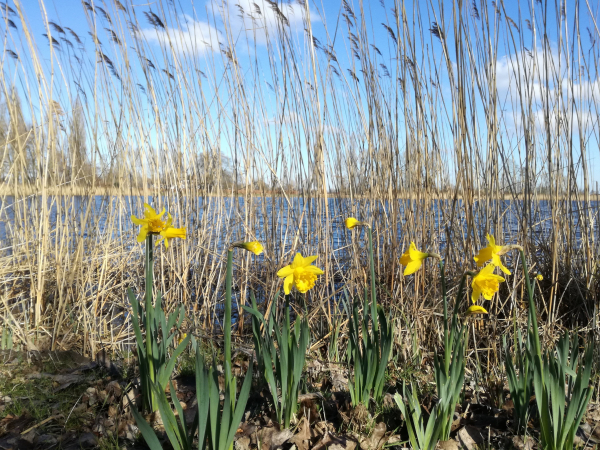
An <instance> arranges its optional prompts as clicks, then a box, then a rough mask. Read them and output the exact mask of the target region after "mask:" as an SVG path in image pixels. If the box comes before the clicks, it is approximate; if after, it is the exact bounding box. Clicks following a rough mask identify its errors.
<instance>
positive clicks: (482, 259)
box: [474, 234, 510, 275]
mask: <svg viewBox="0 0 600 450" xmlns="http://www.w3.org/2000/svg"><path fill="white" fill-rule="evenodd" d="M486 239H487V241H488V246H487V247H485V248H482V249H481V250H479V253H477V255H475V258H474V259H475V262H476V263H477V267H481V266H483V265H484V264H485V263H486V262H487V261H489V260H490V259H491V260H492V264H493V265H495V266H496V267H500V270H502V272H504V273H505V274H506V275H510V270H508V269H507V268H506V267H505V266H504V264H502V260H501V259H500V255H503V254H504V253H505V252H506V249H507V248H508V247H504V246H502V245H496V239H494V236H492V235H491V234H488V235H487V236H486Z"/></svg>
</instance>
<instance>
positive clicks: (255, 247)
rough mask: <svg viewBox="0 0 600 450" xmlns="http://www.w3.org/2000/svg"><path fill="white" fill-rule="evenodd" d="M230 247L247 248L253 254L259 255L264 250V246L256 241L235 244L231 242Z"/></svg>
mask: <svg viewBox="0 0 600 450" xmlns="http://www.w3.org/2000/svg"><path fill="white" fill-rule="evenodd" d="M232 247H238V248H243V249H244V250H248V251H249V252H252V253H254V254H255V255H260V254H261V253H262V252H263V251H264V247H263V246H262V244H261V243H260V242H258V241H252V242H238V243H236V244H233V245H232Z"/></svg>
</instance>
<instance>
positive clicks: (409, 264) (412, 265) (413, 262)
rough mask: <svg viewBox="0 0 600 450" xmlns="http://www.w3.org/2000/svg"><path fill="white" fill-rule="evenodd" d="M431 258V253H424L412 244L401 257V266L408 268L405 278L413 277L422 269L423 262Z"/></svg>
mask: <svg viewBox="0 0 600 450" xmlns="http://www.w3.org/2000/svg"><path fill="white" fill-rule="evenodd" d="M428 256H429V253H423V252H420V251H419V250H417V246H416V245H415V243H414V242H411V243H410V247H409V248H408V250H406V251H405V252H404V254H403V255H402V256H401V257H400V264H402V265H403V266H406V268H405V269H404V276H407V275H412V274H413V273H415V272H416V271H417V270H419V269H420V268H421V265H422V264H423V260H424V259H425V258H427V257H428Z"/></svg>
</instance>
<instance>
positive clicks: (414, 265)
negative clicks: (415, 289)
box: [404, 259, 423, 277]
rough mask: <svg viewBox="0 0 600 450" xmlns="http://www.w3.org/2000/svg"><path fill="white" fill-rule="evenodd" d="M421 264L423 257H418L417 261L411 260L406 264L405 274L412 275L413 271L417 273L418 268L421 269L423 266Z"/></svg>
mask: <svg viewBox="0 0 600 450" xmlns="http://www.w3.org/2000/svg"><path fill="white" fill-rule="evenodd" d="M421 264H423V261H422V260H421V259H417V260H416V261H411V262H409V263H408V264H407V265H406V268H405V269H404V276H405V277H406V276H408V275H412V274H413V273H415V272H416V271H417V270H419V269H420V268H421Z"/></svg>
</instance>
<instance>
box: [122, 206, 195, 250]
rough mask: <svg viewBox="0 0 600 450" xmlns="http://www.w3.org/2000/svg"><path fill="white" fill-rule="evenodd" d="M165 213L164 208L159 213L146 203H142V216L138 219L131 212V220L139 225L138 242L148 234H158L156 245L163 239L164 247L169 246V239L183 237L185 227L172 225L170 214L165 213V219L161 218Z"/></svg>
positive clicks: (184, 235) (142, 240)
mask: <svg viewBox="0 0 600 450" xmlns="http://www.w3.org/2000/svg"><path fill="white" fill-rule="evenodd" d="M164 215H165V208H163V209H162V211H161V212H160V214H158V213H157V212H156V210H155V209H154V208H152V206H150V205H149V204H148V203H144V218H143V219H138V218H137V217H136V216H134V215H133V214H132V215H131V221H132V222H133V223H134V224H136V225H140V226H141V227H142V228H140V232H139V234H138V236H137V241H138V242H144V240H145V239H146V237H147V236H148V235H154V234H156V235H160V236H161V237H160V239H159V240H158V241H156V245H158V244H160V243H161V242H162V241H163V240H164V241H165V247H166V248H169V239H173V238H180V239H185V237H186V232H185V228H175V227H173V217H171V214H167V220H163V218H162V217H163V216H164Z"/></svg>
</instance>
